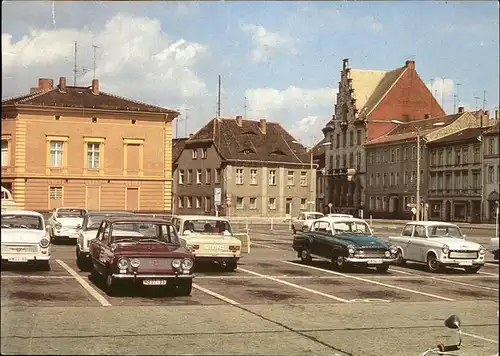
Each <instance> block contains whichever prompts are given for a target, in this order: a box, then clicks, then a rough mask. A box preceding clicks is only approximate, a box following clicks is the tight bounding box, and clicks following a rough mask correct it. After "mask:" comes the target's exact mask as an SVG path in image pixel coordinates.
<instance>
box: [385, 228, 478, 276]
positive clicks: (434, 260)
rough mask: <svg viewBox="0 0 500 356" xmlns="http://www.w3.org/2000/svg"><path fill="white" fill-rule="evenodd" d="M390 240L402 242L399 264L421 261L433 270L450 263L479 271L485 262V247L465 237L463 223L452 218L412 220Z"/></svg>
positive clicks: (470, 271)
mask: <svg viewBox="0 0 500 356" xmlns="http://www.w3.org/2000/svg"><path fill="white" fill-rule="evenodd" d="M389 241H390V242H392V243H393V244H395V245H396V246H398V259H397V262H396V263H397V264H400V265H402V264H404V263H405V262H406V261H414V262H421V263H425V264H427V269H428V270H429V271H430V272H438V271H439V270H441V269H442V267H446V266H449V267H462V268H464V269H465V271H466V272H467V273H476V272H478V271H479V270H480V269H481V267H482V266H483V265H484V262H485V252H486V251H485V249H484V247H483V246H481V245H480V244H477V243H475V242H472V241H467V240H465V235H463V234H462V231H461V230H460V227H459V226H457V225H455V224H451V223H448V222H440V221H412V222H409V223H407V224H406V225H405V227H404V228H403V230H402V231H401V234H400V235H399V236H394V237H389Z"/></svg>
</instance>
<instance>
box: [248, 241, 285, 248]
mask: <svg viewBox="0 0 500 356" xmlns="http://www.w3.org/2000/svg"><path fill="white" fill-rule="evenodd" d="M250 243H251V244H252V245H255V246H262V247H265V248H271V249H273V250H282V249H280V248H278V247H276V246H269V245H264V244H259V243H255V242H250Z"/></svg>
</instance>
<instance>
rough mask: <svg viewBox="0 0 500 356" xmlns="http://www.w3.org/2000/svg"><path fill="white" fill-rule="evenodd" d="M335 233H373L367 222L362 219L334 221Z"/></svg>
mask: <svg viewBox="0 0 500 356" xmlns="http://www.w3.org/2000/svg"><path fill="white" fill-rule="evenodd" d="M333 229H334V230H335V234H336V235H337V234H345V233H357V234H366V233H371V232H370V227H369V226H368V224H367V223H365V222H360V221H339V222H335V223H333Z"/></svg>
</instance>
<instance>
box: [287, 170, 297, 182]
mask: <svg viewBox="0 0 500 356" xmlns="http://www.w3.org/2000/svg"><path fill="white" fill-rule="evenodd" d="M286 183H287V185H294V184H295V172H294V171H288V173H287V175H286Z"/></svg>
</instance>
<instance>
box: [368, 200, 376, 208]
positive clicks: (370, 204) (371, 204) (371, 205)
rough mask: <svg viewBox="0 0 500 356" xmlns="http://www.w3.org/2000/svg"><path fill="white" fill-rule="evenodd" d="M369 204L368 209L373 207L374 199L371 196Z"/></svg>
mask: <svg viewBox="0 0 500 356" xmlns="http://www.w3.org/2000/svg"><path fill="white" fill-rule="evenodd" d="M369 206H370V210H373V208H374V207H375V201H374V198H373V197H370V203H369Z"/></svg>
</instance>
